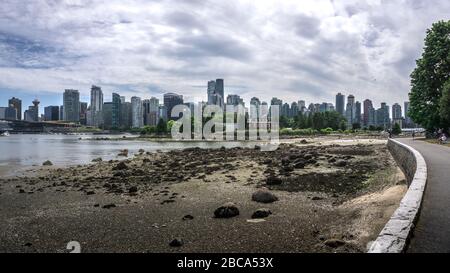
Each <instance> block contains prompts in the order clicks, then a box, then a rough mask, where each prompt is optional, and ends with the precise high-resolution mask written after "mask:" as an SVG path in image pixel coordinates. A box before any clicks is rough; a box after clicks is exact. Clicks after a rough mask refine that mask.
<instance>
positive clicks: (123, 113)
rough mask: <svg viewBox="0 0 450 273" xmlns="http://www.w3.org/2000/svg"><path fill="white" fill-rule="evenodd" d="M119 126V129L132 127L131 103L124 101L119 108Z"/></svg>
mask: <svg viewBox="0 0 450 273" xmlns="http://www.w3.org/2000/svg"><path fill="white" fill-rule="evenodd" d="M120 125H121V128H124V129H129V128H131V125H132V109H131V102H127V101H124V102H123V103H122V104H121V108H120Z"/></svg>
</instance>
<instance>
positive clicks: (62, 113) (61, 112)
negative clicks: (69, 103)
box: [59, 105, 64, 120]
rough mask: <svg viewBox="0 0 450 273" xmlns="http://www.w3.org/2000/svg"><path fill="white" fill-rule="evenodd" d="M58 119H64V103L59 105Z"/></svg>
mask: <svg viewBox="0 0 450 273" xmlns="http://www.w3.org/2000/svg"><path fill="white" fill-rule="evenodd" d="M59 120H64V105H61V106H60V107H59Z"/></svg>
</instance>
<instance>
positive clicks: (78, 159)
mask: <svg viewBox="0 0 450 273" xmlns="http://www.w3.org/2000/svg"><path fill="white" fill-rule="evenodd" d="M94 137H111V136H89V135H11V136H9V137H0V176H2V175H12V174H14V173H16V172H18V171H21V170H24V169H27V168H31V167H33V166H41V165H42V163H43V162H44V161H46V160H50V161H52V162H53V164H54V165H56V166H68V165H78V164H85V163H89V162H91V161H92V159H94V158H98V157H101V158H103V160H110V159H118V157H117V154H118V153H119V152H120V150H123V149H128V150H129V152H130V155H131V156H132V155H133V154H135V153H137V152H138V151H139V149H144V150H145V151H147V152H152V151H156V150H161V151H168V150H174V149H185V148H189V147H201V148H220V147H222V146H225V147H236V146H238V145H239V146H241V147H242V145H244V146H247V147H251V146H254V144H251V143H239V142H223V143H214V142H164V141H153V142H151V141H142V140H119V141H118V140H110V141H97V140H90V138H94ZM120 137H121V136H113V137H111V138H120ZM79 138H82V139H81V140H80V139H79Z"/></svg>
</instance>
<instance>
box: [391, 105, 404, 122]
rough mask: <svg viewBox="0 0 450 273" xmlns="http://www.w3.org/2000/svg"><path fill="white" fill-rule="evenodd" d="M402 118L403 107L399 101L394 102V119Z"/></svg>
mask: <svg viewBox="0 0 450 273" xmlns="http://www.w3.org/2000/svg"><path fill="white" fill-rule="evenodd" d="M401 118H402V107H401V106H400V104H398V103H394V105H392V119H401Z"/></svg>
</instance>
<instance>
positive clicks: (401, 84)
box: [0, 0, 450, 106]
mask: <svg viewBox="0 0 450 273" xmlns="http://www.w3.org/2000/svg"><path fill="white" fill-rule="evenodd" d="M449 19H450V1H442V0H431V1H430V0H423V1H419V0H404V1H400V0H398V1H396V0H386V1H382V0H367V1H354V0H345V1H344V0H334V1H333V0H311V1H307V0H292V1H291V0H283V1H275V0H274V1H269V0H258V1H250V0H249V1H247V0H239V1H231V0H227V1H221V0H215V1H207V0H190V1H181V0H178V1H175V0H153V1H151V0H127V1H125V0H21V1H17V0H1V1H0V105H2V106H3V105H4V104H6V99H7V98H8V97H11V96H13V95H14V96H19V97H22V98H24V100H29V102H31V100H32V98H34V97H37V98H40V99H41V101H43V104H52V103H53V104H57V103H61V101H62V95H61V94H62V92H63V90H64V89H67V88H71V89H78V90H80V92H81V94H82V97H83V100H85V101H88V96H89V89H90V86H91V85H92V84H96V85H100V86H102V88H103V90H104V92H105V97H106V99H108V98H110V96H111V93H112V92H119V93H120V94H122V95H126V96H127V97H128V99H129V97H130V96H133V95H137V96H141V97H143V98H149V97H150V96H157V97H162V96H161V94H162V93H164V92H166V91H170V92H178V93H181V94H183V95H185V97H186V100H187V101H198V100H205V99H206V83H207V81H208V80H210V79H215V78H224V79H225V88H226V90H225V92H226V94H231V93H233V94H239V95H241V96H243V97H244V99H246V100H247V101H248V100H249V99H250V98H251V97H253V96H257V97H260V98H261V99H263V100H270V98H271V97H273V96H277V97H279V98H281V99H283V100H287V101H294V100H299V99H304V100H306V101H307V102H308V103H309V102H312V101H314V102H322V101H329V102H334V96H335V94H336V93H337V92H338V91H341V92H343V93H344V94H346V95H348V94H350V93H352V94H354V95H355V96H356V98H357V99H358V100H361V101H362V100H364V99H365V98H371V99H372V100H373V101H374V102H375V103H376V104H377V105H378V104H379V103H380V102H382V101H386V102H388V103H389V104H392V103H394V102H400V103H401V102H403V101H404V100H406V99H407V94H408V91H409V74H410V73H411V71H412V69H413V68H414V65H415V60H416V59H417V58H418V57H419V56H420V54H421V51H422V47H423V39H424V37H425V31H426V29H427V28H429V27H430V26H431V24H432V23H433V22H435V21H438V20H449ZM29 102H27V101H24V104H25V105H28V104H29Z"/></svg>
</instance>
